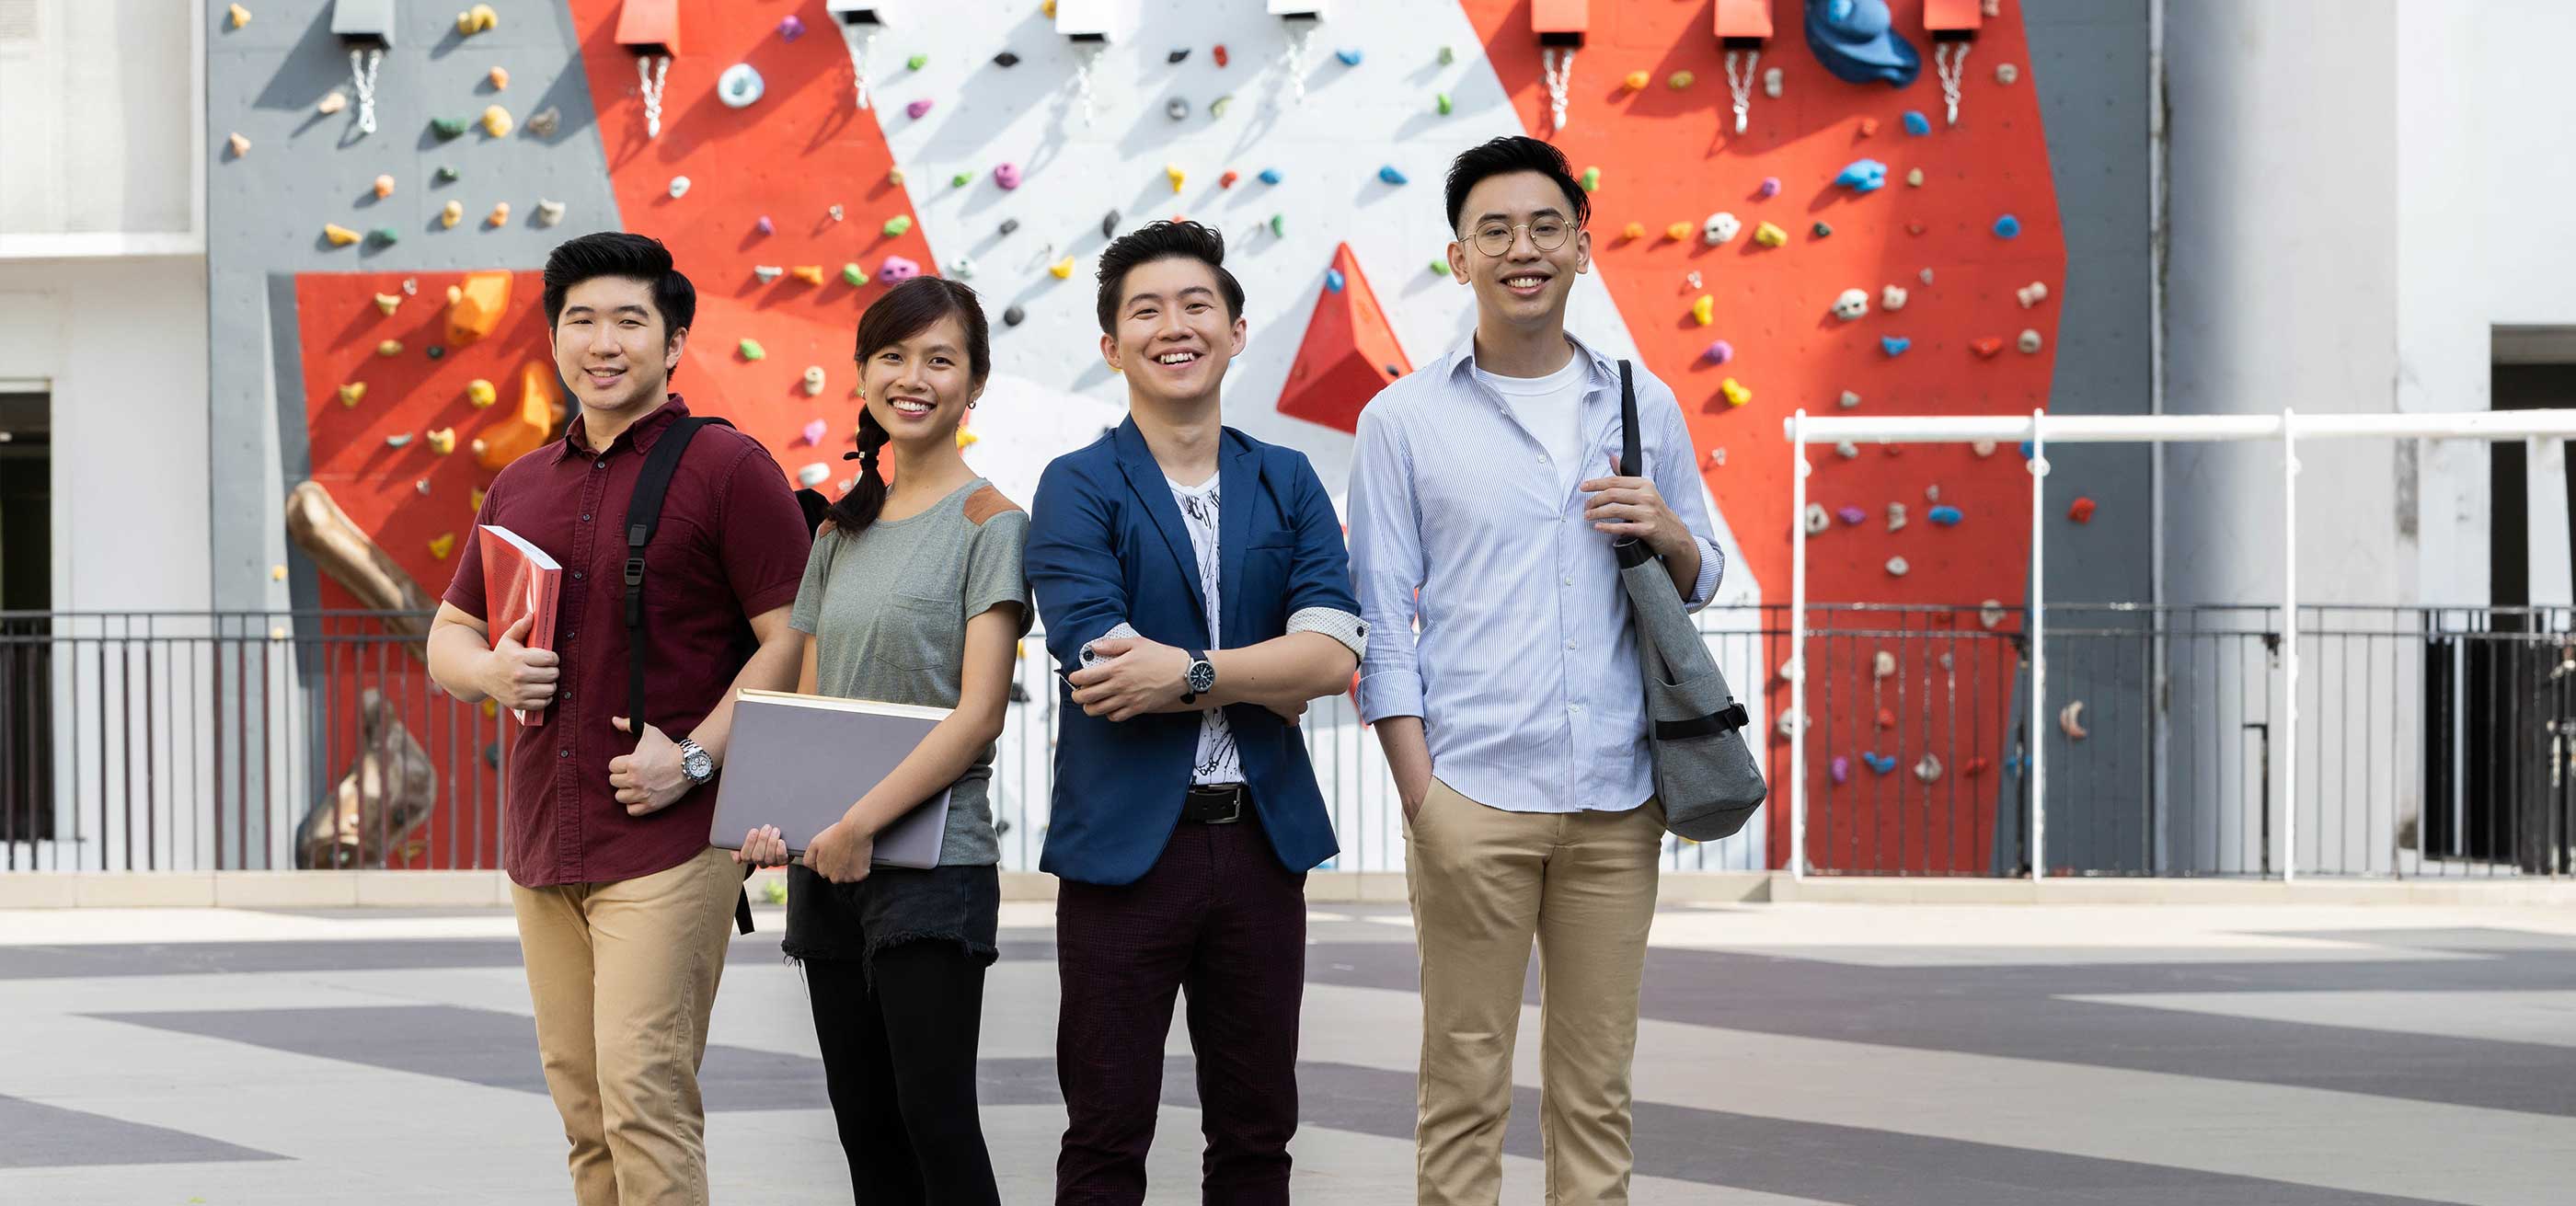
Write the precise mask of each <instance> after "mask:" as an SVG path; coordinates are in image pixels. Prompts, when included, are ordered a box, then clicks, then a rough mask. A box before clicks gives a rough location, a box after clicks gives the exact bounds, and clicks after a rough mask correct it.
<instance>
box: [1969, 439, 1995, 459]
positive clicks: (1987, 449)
mask: <svg viewBox="0 0 2576 1206" xmlns="http://www.w3.org/2000/svg"><path fill="white" fill-rule="evenodd" d="M1968 451H1970V452H1973V453H1976V454H1977V455H1978V456H1993V455H1994V454H1995V442H1994V441H1993V440H1979V441H1977V442H1976V443H1974V444H1970V445H1968Z"/></svg>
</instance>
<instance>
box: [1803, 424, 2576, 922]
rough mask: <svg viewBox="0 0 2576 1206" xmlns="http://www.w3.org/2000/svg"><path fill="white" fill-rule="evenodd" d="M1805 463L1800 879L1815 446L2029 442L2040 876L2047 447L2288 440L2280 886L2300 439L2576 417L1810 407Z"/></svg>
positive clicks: (2539, 432)
mask: <svg viewBox="0 0 2576 1206" xmlns="http://www.w3.org/2000/svg"><path fill="white" fill-rule="evenodd" d="M1782 427H1783V429H1784V430H1785V432H1786V434H1787V436H1788V440H1789V446H1790V455H1791V457H1792V458H1794V460H1795V465H1794V466H1793V472H1791V473H1790V475H1789V480H1790V486H1789V489H1790V500H1791V501H1790V508H1789V514H1790V517H1791V524H1792V527H1791V539H1792V541H1794V543H1793V545H1792V546H1791V553H1790V557H1789V624H1790V637H1789V657H1788V659H1787V660H1788V664H1787V665H1786V666H1785V667H1784V672H1785V673H1787V675H1788V676H1789V714H1790V716H1791V717H1792V720H1791V723H1790V725H1789V764H1790V766H1791V768H1792V772H1791V774H1790V776H1789V815H1790V820H1789V843H1790V852H1789V857H1788V860H1787V861H1788V864H1789V869H1790V873H1791V874H1792V875H1793V876H1796V877H1798V878H1801V879H1803V878H1805V876H1806V873H1807V840H1806V839H1807V776H1806V773H1805V767H1806V765H1807V749H1806V745H1807V742H1806V738H1807V727H1808V726H1807V675H1806V667H1805V664H1804V663H1805V649H1806V615H1807V535H1806V527H1805V517H1806V513H1807V476H1808V475H1809V474H1810V473H1813V472H1814V471H1815V466H1814V465H1813V464H1812V463H1811V462H1809V461H1808V460H1807V446H1808V445H1810V444H1834V443H1840V442H1843V441H1851V442H1855V443H1857V442H1859V441H1863V440H1869V441H1875V442H1878V443H1882V444H1961V443H1974V442H1977V441H1981V440H1994V441H1998V442H2000V441H2004V440H2016V441H2019V440H2028V441H2029V442H2030V460H2029V467H2030V602H2029V613H2028V614H2029V617H2030V619H2029V626H2030V721H2029V731H2030V734H2031V739H2030V741H2029V757H2030V775H2031V779H2030V816H2031V821H2030V851H2031V857H2030V874H2031V878H2032V879H2034V880H2038V879H2043V878H2046V876H2047V868H2048V861H2047V857H2046V849H2047V846H2046V839H2047V833H2048V780H2047V776H2046V770H2047V761H2046V753H2045V751H2046V750H2047V747H2048V743H2047V742H2046V741H2043V740H2041V739H2040V738H2039V734H2040V733H2042V732H2044V731H2045V729H2046V725H2045V722H2044V720H2043V719H2042V718H2043V717H2045V716H2046V715H2047V707H2048V661H2047V655H2046V645H2045V643H2044V642H2043V641H2042V640H2041V637H2042V635H2043V628H2044V626H2045V624H2046V620H2045V619H2044V617H2045V614H2046V611H2047V607H2046V582H2047V579H2046V577H2045V576H2044V574H2043V570H2044V569H2045V568H2046V562H2045V549H2046V541H2045V540H2044V539H2043V537H2044V536H2045V530H2044V528H2043V527H2042V523H2043V521H2044V519H2045V517H2046V502H2045V499H2044V498H2043V497H2042V487H2043V486H2044V485H2045V484H2046V481H2047V478H2048V455H2047V450H2048V442H2049V441H2051V440H2055V441H2058V442H2060V443H2074V444H2124V443H2125V444H2136V443H2194V442H2225V441H2252V440H2278V441H2280V442H2281V495H2282V503H2283V505H2282V515H2281V547H2282V552H2283V564H2284V570H2283V574H2282V586H2281V622H2282V632H2283V634H2284V638H2285V639H2284V640H2283V647H2284V648H2283V654H2282V658H2281V673H2282V677H2283V680H2284V686H2285V687H2286V690H2285V691H2284V698H2285V700H2286V701H2287V703H2286V711H2285V713H2284V719H2285V721H2286V723H2284V724H2283V725H2282V741H2283V746H2284V750H2285V753H2286V754H2287V757H2286V758H2285V759H2284V768H2283V775H2282V784H2283V795H2284V796H2285V798H2287V799H2288V800H2289V801H2290V807H2289V808H2288V809H2287V810H2286V813H2285V815H2286V818H2287V820H2286V824H2284V826H2283V828H2282V839H2281V840H2282V848H2283V856H2282V861H2281V878H2282V879H2284V880H2288V879H2292V878H2295V877H2296V875H2297V872H2298V862H2297V854H2298V807H2297V803H2298V798H2299V796H2298V783H2299V780H2298V774H2299V746H2298V741H2299V727H2298V719H2299V712H2298V684H2299V643H2298V636H2299V575H2298V559H2297V557H2296V556H2295V555H2292V554H2293V553H2294V551H2295V550H2296V549H2297V548H2298V543H2299V507H2298V476H2299V458H2298V441H2299V440H2301V439H2303V438H2304V439H2383V440H2388V439H2395V440H2403V439H2432V440H2486V441H2497V440H2543V439H2576V410H2521V411H2466V412H2458V413H2448V414H2439V413H2433V414H2406V413H2376V414H2326V415H2316V414H2310V415H2302V414H2299V413H2297V412H2296V411H2294V410H2290V409H2286V408H2285V409H2283V410H2282V411H2281V413H2280V414H2278V415H2269V414H2264V415H2067V416H2062V417H2061V416H2051V415H2050V414H2049V413H2048V412H2047V411H2045V410H2034V411H2032V412H2030V414H2028V415H2027V416H2024V415H1888V416H1876V415H1871V416H1861V415H1816V416H1810V415H1808V414H1807V412H1806V410H1805V409H1804V408H1801V409H1799V410H1798V411H1797V412H1796V413H1795V414H1792V415H1791V416H1790V417H1789V418H1787V419H1786V420H1783V421H1782Z"/></svg>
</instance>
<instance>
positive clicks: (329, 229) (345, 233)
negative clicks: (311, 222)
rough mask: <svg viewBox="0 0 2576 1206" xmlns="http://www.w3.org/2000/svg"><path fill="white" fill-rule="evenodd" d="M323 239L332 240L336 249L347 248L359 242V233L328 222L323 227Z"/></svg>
mask: <svg viewBox="0 0 2576 1206" xmlns="http://www.w3.org/2000/svg"><path fill="white" fill-rule="evenodd" d="M322 237H323V238H326V239H329V240H331V245H332V246H334V247H346V246H348V245H349V244H351V243H355V242H357V241H358V232H357V231H354V230H351V229H349V228H348V227H346V226H342V225H340V224H339V223H337V222H326V223H324V224H323V226H322Z"/></svg>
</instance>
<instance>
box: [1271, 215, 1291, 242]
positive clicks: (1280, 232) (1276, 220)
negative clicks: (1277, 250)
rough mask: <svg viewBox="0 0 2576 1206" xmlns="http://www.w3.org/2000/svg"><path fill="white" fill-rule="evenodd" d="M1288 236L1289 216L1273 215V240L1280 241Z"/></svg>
mask: <svg viewBox="0 0 2576 1206" xmlns="http://www.w3.org/2000/svg"><path fill="white" fill-rule="evenodd" d="M1287 235H1288V215H1286V214H1272V215H1270V237H1271V238H1274V239H1279V238H1286V237H1287Z"/></svg>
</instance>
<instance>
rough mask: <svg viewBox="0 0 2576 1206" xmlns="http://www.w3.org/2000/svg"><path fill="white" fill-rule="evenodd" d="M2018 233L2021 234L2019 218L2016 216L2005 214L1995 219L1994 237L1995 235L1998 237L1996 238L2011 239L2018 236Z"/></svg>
mask: <svg viewBox="0 0 2576 1206" xmlns="http://www.w3.org/2000/svg"><path fill="white" fill-rule="evenodd" d="M2020 235H2021V219H2019V218H2016V217H2014V216H2012V215H2011V214H2005V215H2004V216H2002V217H2000V218H1997V219H1995V237H1996V238H1998V239H2011V238H2018V237H2020Z"/></svg>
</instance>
